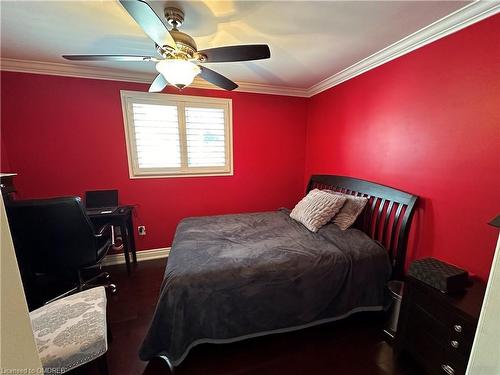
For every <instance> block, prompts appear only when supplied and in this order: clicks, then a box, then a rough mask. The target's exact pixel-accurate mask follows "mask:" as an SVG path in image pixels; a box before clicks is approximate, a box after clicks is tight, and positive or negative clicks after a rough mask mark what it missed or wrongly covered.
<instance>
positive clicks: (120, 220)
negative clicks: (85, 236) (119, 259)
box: [87, 206, 137, 273]
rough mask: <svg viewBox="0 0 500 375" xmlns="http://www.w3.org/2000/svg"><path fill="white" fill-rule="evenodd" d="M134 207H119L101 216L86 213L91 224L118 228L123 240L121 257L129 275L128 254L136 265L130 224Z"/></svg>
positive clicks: (90, 212)
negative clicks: (123, 257) (122, 256)
mask: <svg viewBox="0 0 500 375" xmlns="http://www.w3.org/2000/svg"><path fill="white" fill-rule="evenodd" d="M133 210H134V206H120V207H118V208H117V209H116V210H115V211H114V212H112V213H106V214H101V213H98V212H95V211H93V212H92V211H87V215H88V216H89V218H90V220H91V221H92V224H94V226H96V227H101V226H103V225H105V224H111V225H114V226H118V227H120V232H121V236H122V240H123V255H124V256H125V263H126V264H127V272H128V273H130V253H132V260H133V262H134V264H137V255H136V252H135V239H134V224H133V222H132V212H133Z"/></svg>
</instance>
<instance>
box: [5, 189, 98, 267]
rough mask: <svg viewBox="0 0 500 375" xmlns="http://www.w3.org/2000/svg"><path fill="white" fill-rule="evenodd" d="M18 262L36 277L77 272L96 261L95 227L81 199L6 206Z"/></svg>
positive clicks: (63, 198)
mask: <svg viewBox="0 0 500 375" xmlns="http://www.w3.org/2000/svg"><path fill="white" fill-rule="evenodd" d="M7 215H8V218H9V224H10V229H11V232H12V238H13V240H14V247H15V249H16V253H17V256H18V260H19V261H20V263H22V264H23V266H24V267H27V266H29V268H30V270H31V271H32V272H36V273H57V272H61V271H74V270H76V269H78V268H80V267H81V266H83V265H88V264H91V263H92V262H94V261H95V260H96V257H97V249H96V241H95V237H94V227H93V225H92V223H91V222H90V220H89V218H88V216H87V215H86V213H85V210H84V208H83V205H82V203H81V199H80V198H79V197H62V198H51V199H34V200H20V201H13V202H9V204H8V205H7Z"/></svg>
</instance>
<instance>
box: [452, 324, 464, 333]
mask: <svg viewBox="0 0 500 375" xmlns="http://www.w3.org/2000/svg"><path fill="white" fill-rule="evenodd" d="M453 328H454V329H455V331H456V332H462V326H461V325H460V324H455V325H454V326H453Z"/></svg>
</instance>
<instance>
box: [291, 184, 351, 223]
mask: <svg viewBox="0 0 500 375" xmlns="http://www.w3.org/2000/svg"><path fill="white" fill-rule="evenodd" d="M345 201H346V198H345V197H343V196H340V195H336V194H331V193H328V192H325V191H321V190H318V189H314V190H311V191H310V192H309V194H307V195H306V196H305V197H304V198H302V200H301V201H300V202H299V203H297V205H296V206H295V208H294V209H293V210H292V212H291V213H290V217H291V218H292V219H294V220H297V221H298V222H300V223H302V224H303V225H304V226H305V227H306V228H307V229H309V230H310V231H311V232H317V231H318V230H319V228H321V227H322V226H323V225H325V224H326V223H328V222H329V221H330V220H331V219H332V217H333V216H335V214H336V213H337V212H338V211H339V210H340V208H341V207H342V206H343V205H344V203H345Z"/></svg>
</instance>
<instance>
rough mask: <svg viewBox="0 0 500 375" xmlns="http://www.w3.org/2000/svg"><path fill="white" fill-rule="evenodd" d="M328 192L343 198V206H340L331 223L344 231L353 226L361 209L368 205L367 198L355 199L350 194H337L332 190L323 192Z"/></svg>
mask: <svg viewBox="0 0 500 375" xmlns="http://www.w3.org/2000/svg"><path fill="white" fill-rule="evenodd" d="M324 191H326V192H330V193H331V194H333V195H336V196H340V197H345V198H346V201H345V204H344V205H343V206H342V208H341V209H340V211H339V212H338V213H337V215H335V217H334V218H333V219H332V221H333V223H334V224H336V225H337V226H338V227H339V228H340V229H342V230H346V229H347V228H349V227H350V226H351V225H353V224H354V222H355V221H356V219H357V218H358V216H359V214H361V212H363V209H364V208H365V206H366V203H368V198H366V197H356V196H354V195H350V194H344V193H339V192H337V191H332V190H324Z"/></svg>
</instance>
